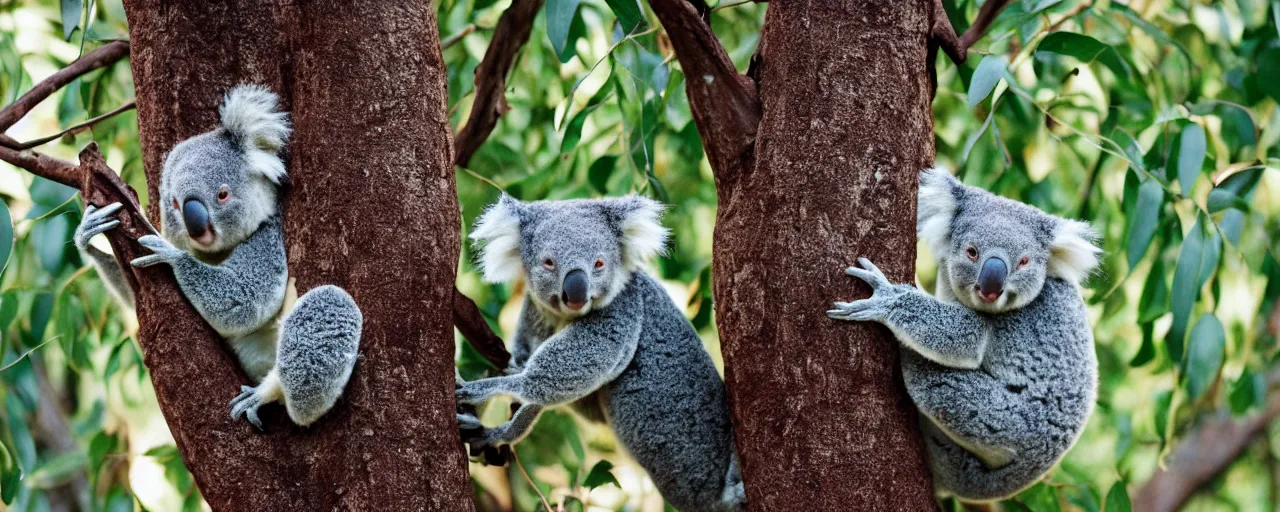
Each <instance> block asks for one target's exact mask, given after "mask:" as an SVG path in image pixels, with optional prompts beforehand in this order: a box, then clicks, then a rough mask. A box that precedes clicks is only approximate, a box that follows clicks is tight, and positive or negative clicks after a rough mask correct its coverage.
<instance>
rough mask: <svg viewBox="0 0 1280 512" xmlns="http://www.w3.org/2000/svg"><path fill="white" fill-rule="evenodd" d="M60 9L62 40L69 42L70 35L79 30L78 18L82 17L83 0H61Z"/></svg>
mask: <svg viewBox="0 0 1280 512" xmlns="http://www.w3.org/2000/svg"><path fill="white" fill-rule="evenodd" d="M60 5H61V7H62V39H64V40H67V41H70V40H71V34H74V33H75V32H76V29H77V28H80V18H81V16H82V15H84V0H61V2H60Z"/></svg>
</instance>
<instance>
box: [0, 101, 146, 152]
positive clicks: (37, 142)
mask: <svg viewBox="0 0 1280 512" xmlns="http://www.w3.org/2000/svg"><path fill="white" fill-rule="evenodd" d="M137 107H138V103H137V102H136V101H134V100H129V102H128V103H125V104H124V105H120V106H119V107H116V108H115V109H113V110H111V111H110V112H107V113H105V114H102V115H100V116H98V117H95V118H93V119H90V120H88V121H84V122H82V123H78V124H74V125H71V126H69V127H67V129H65V130H62V131H60V132H58V133H55V134H53V135H49V136H46V137H40V138H38V139H34V140H29V141H27V142H22V143H19V144H18V145H17V146H16V147H14V149H31V148H34V147H36V146H41V145H44V144H47V143H49V142H50V141H54V140H57V139H60V138H62V136H63V135H66V134H68V133H79V132H81V131H83V130H84V129H85V128H88V127H90V126H93V125H95V124H97V123H99V122H101V121H103V120H106V119H110V118H112V117H115V116H116V115H118V114H120V113H122V112H128V111H130V110H133V109H135V108H137ZM0 142H2V141H0Z"/></svg>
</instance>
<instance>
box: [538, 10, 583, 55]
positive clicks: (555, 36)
mask: <svg viewBox="0 0 1280 512" xmlns="http://www.w3.org/2000/svg"><path fill="white" fill-rule="evenodd" d="M580 3H582V0H547V7H546V9H547V12H546V18H547V38H549V39H551V47H552V48H554V49H555V51H556V56H558V57H559V58H560V62H561V63H564V62H569V60H570V59H572V58H573V56H574V54H575V53H576V52H575V51H574V49H573V48H571V47H569V29H570V27H571V26H572V25H573V18H574V16H577V14H578V4H580Z"/></svg>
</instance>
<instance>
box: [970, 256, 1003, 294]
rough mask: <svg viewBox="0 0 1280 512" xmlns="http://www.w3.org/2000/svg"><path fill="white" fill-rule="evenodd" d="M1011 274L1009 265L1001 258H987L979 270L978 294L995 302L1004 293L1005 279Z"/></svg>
mask: <svg viewBox="0 0 1280 512" xmlns="http://www.w3.org/2000/svg"><path fill="white" fill-rule="evenodd" d="M1008 276H1009V265H1007V264H1005V262H1004V260H1002V259H1000V258H994V257H992V258H987V261H984V262H982V270H980V271H979V272H978V286H977V288H978V296H979V297H980V298H981V299H982V300H983V301H986V302H995V301H996V299H999V298H1000V294H1002V293H1004V280H1005V278H1006V277H1008Z"/></svg>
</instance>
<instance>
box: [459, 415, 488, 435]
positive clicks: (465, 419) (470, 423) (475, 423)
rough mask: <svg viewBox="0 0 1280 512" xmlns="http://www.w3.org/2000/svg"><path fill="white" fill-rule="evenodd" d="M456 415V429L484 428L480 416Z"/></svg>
mask: <svg viewBox="0 0 1280 512" xmlns="http://www.w3.org/2000/svg"><path fill="white" fill-rule="evenodd" d="M456 416H457V417H458V430H465V431H471V430H481V429H484V424H483V423H480V418H477V417H475V415H472V414H456Z"/></svg>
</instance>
